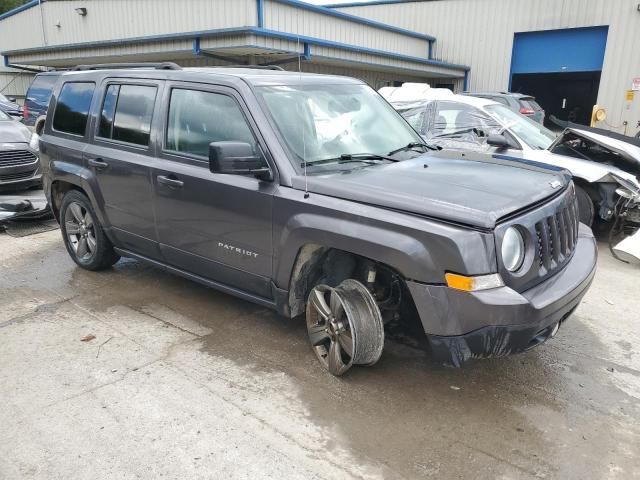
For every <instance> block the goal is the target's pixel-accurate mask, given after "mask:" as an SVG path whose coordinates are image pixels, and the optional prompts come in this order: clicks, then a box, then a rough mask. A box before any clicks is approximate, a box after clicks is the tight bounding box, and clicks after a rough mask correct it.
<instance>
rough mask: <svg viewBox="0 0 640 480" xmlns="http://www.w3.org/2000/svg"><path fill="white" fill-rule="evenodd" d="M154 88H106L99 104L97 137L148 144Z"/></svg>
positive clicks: (111, 86) (116, 86)
mask: <svg viewBox="0 0 640 480" xmlns="http://www.w3.org/2000/svg"><path fill="white" fill-rule="evenodd" d="M156 93H157V88H156V87H152V86H146V85H109V87H108V88H107V91H106V93H105V96H104V101H103V102H102V111H101V113H100V124H99V126H98V136H99V137H104V138H110V139H113V140H119V141H121V142H127V143H134V144H136V145H145V146H146V145H148V144H149V132H150V131H151V119H152V117H153V107H154V105H155V101H156Z"/></svg>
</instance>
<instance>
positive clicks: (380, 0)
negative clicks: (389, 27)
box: [323, 0, 417, 8]
mask: <svg viewBox="0 0 640 480" xmlns="http://www.w3.org/2000/svg"><path fill="white" fill-rule="evenodd" d="M416 1H417V0H371V1H370V2H349V3H330V4H327V5H323V6H324V7H325V8H340V7H366V6H369V5H392V4H394V3H411V2H416Z"/></svg>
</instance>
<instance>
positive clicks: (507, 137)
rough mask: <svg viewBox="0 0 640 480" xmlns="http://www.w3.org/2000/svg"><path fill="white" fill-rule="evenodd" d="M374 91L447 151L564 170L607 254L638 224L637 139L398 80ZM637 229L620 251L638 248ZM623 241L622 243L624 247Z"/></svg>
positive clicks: (639, 163) (639, 171)
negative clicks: (537, 118) (601, 232)
mask: <svg viewBox="0 0 640 480" xmlns="http://www.w3.org/2000/svg"><path fill="white" fill-rule="evenodd" d="M380 93H381V94H382V95H383V96H384V97H385V98H386V99H387V101H389V102H390V103H391V104H392V105H393V106H394V108H396V109H397V110H398V111H399V112H400V113H401V114H402V115H403V116H404V117H405V118H406V119H407V121H409V123H410V124H411V125H412V126H413V127H414V128H415V129H416V130H417V131H418V132H419V133H420V134H421V135H422V136H423V138H424V139H425V140H426V141H427V143H429V144H432V145H436V146H439V147H442V148H446V149H457V150H471V151H476V152H485V153H492V154H493V155H494V157H500V156H508V157H518V158H522V159H525V160H531V161H535V162H541V163H545V164H549V165H553V166H557V167H561V168H566V169H567V170H569V171H570V172H571V174H572V176H573V180H574V183H575V185H576V195H577V198H578V204H579V212H580V221H581V222H582V223H584V224H586V225H589V226H592V225H593V224H594V222H596V221H597V222H599V223H605V224H606V228H607V229H609V232H610V234H609V241H610V247H611V250H612V253H614V256H616V257H617V258H619V259H621V258H620V257H619V256H618V255H616V251H620V248H619V247H618V243H619V241H620V239H621V238H627V237H629V236H634V234H635V233H636V232H637V231H638V227H640V201H639V200H638V195H637V191H638V190H639V189H640V140H638V139H635V138H632V137H626V136H623V135H619V134H616V133H612V132H609V131H606V130H602V129H595V128H590V127H585V126H582V125H577V124H569V125H568V126H567V128H565V129H564V131H562V132H561V133H560V134H559V135H557V134H555V133H554V132H552V131H551V130H548V129H547V128H545V127H544V126H542V125H540V124H538V123H536V122H534V121H532V120H531V119H529V118H527V117H525V116H523V115H520V114H519V113H517V112H514V111H512V110H511V109H509V108H507V107H505V106H504V105H502V104H499V103H497V102H495V101H493V100H489V99H485V98H476V97H472V96H467V95H455V94H453V93H452V92H451V91H450V90H448V89H440V88H430V87H429V86H428V85H427V84H412V83H405V84H404V85H403V86H402V87H383V88H382V89H380ZM638 242H640V234H639V235H636V236H634V240H629V241H627V242H626V243H625V244H624V245H622V247H623V248H625V249H626V253H627V254H630V255H632V256H636V257H637V255H634V254H632V253H631V251H634V252H635V251H637V249H638V248H639V247H632V248H631V249H630V250H631V251H629V248H628V246H629V245H630V244H631V243H633V244H634V245H635V244H636V243H638ZM625 246H627V247H625Z"/></svg>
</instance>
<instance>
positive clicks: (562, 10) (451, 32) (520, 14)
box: [340, 0, 640, 133]
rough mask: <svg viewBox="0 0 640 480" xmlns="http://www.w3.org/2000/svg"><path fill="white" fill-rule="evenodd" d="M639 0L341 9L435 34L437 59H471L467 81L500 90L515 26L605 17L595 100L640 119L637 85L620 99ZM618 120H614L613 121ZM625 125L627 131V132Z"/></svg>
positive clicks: (554, 25) (463, 1) (639, 18)
mask: <svg viewBox="0 0 640 480" xmlns="http://www.w3.org/2000/svg"><path fill="white" fill-rule="evenodd" d="M638 3H639V2H638V0H535V1H532V0H440V1H426V2H407V3H396V4H387V5H368V6H362V7H349V8H343V9H340V10H342V11H345V12H348V13H352V14H355V15H360V16H363V17H365V18H369V19H372V20H378V21H384V22H387V23H390V24H392V25H396V26H398V27H402V28H406V29H410V30H415V31H419V32H424V33H429V34H431V35H434V36H435V37H436V38H437V39H438V40H437V42H436V43H435V48H434V54H435V57H436V58H438V59H439V60H444V61H448V62H452V63H462V64H467V65H471V73H470V89H472V90H502V89H506V88H507V87H508V85H509V71H510V67H511V51H512V47H513V34H514V32H526V31H536V30H552V29H561V28H575V27H586V26H596V25H608V26H609V36H608V39H607V48H606V52H605V59H604V66H603V70H602V78H601V81H600V91H599V95H598V103H600V104H602V105H604V106H605V107H607V109H608V112H609V117H608V124H609V125H610V127H611V128H612V129H616V130H618V131H623V128H622V122H623V121H624V120H627V121H628V122H630V126H631V127H633V126H635V124H636V122H637V121H638V120H640V92H636V98H635V100H634V101H633V102H627V101H626V99H625V93H626V91H627V90H628V89H629V88H631V81H632V78H634V77H640V12H638V10H637V7H638ZM614 127H618V128H614ZM627 133H628V132H627Z"/></svg>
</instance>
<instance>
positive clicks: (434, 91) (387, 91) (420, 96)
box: [379, 87, 500, 108]
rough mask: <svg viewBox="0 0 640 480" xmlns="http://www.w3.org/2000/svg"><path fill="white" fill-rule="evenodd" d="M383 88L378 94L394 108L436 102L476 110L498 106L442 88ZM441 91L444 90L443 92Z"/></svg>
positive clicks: (494, 103) (489, 101)
mask: <svg viewBox="0 0 640 480" xmlns="http://www.w3.org/2000/svg"><path fill="white" fill-rule="evenodd" d="M402 89H403V87H383V88H381V89H380V90H379V92H380V94H381V95H382V96H383V97H384V98H385V99H386V100H387V101H388V102H389V103H391V104H392V105H394V106H395V107H396V108H398V107H402V106H405V107H410V106H412V105H416V106H417V105H418V104H421V103H425V104H426V103H430V102H434V101H436V100H439V101H445V102H456V103H463V104H465V105H470V106H472V107H476V108H484V107H487V106H489V105H500V104H499V103H498V102H496V101H494V100H490V99H488V98H480V97H472V96H469V95H458V94H455V93H453V92H451V91H450V90H447V89H442V88H423V89H419V90H417V89H416V88H415V87H409V88H405V90H402ZM443 90H446V92H445V91H443Z"/></svg>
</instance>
